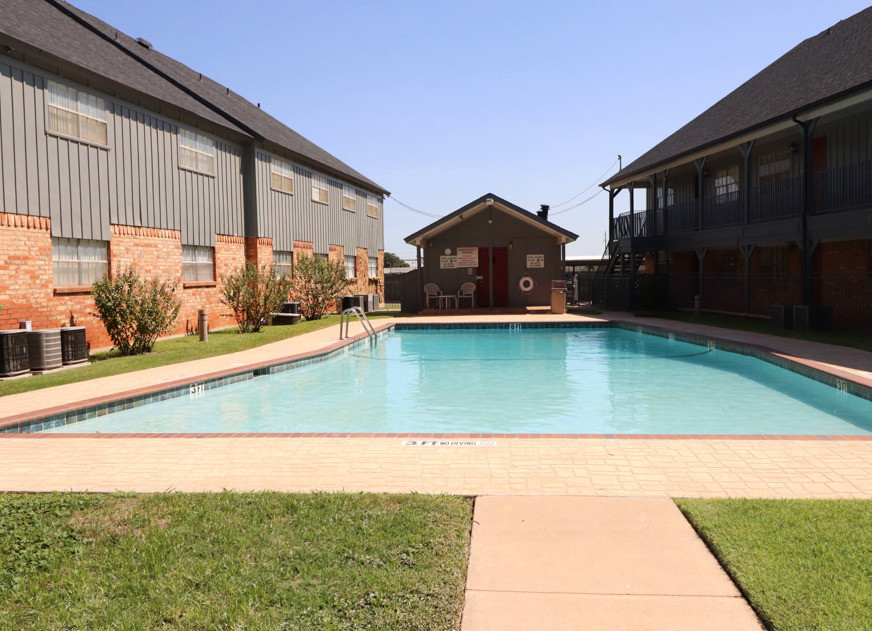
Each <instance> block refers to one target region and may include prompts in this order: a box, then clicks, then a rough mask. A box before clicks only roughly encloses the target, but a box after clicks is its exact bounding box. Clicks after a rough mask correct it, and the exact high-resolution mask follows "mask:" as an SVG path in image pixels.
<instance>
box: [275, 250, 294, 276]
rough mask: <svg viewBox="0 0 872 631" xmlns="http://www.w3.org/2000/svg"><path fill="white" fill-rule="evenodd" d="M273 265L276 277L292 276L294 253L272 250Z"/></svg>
mask: <svg viewBox="0 0 872 631" xmlns="http://www.w3.org/2000/svg"><path fill="white" fill-rule="evenodd" d="M273 265H274V266H275V268H276V275H278V276H288V277H290V276H292V275H293V273H294V253H293V252H280V251H275V250H273Z"/></svg>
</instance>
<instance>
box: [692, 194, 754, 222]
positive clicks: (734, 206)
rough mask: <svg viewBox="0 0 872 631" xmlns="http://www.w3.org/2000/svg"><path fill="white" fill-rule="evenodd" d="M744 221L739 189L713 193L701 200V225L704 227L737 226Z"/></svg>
mask: <svg viewBox="0 0 872 631" xmlns="http://www.w3.org/2000/svg"><path fill="white" fill-rule="evenodd" d="M741 223H744V218H743V217H742V203H741V201H740V200H739V191H735V192H732V193H724V194H722V195H714V196H712V197H707V198H705V200H703V206H702V225H703V227H705V228H720V227H722V226H737V225H739V224H741Z"/></svg>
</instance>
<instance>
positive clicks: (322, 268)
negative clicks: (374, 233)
mask: <svg viewBox="0 0 872 631" xmlns="http://www.w3.org/2000/svg"><path fill="white" fill-rule="evenodd" d="M350 284H351V281H350V280H349V279H347V278H346V277H345V267H344V266H343V265H342V264H341V263H333V262H331V261H328V260H325V259H321V258H317V257H309V256H306V255H305V254H303V255H301V256H300V258H299V259H298V260H297V262H296V263H295V264H294V279H293V285H292V288H291V294H293V295H294V297H296V298H297V300H299V301H300V313H301V314H302V315H303V317H304V318H306V319H307V320H318V319H319V318H320V317H321V316H323V315H324V314H325V313H327V310H328V309H329V308H330V307H332V306H333V305H335V304H336V299H337V298H338V297H339V296H340V294H341V293H342V292H343V291H344V290H345V288H346V287H348V286H349V285H350Z"/></svg>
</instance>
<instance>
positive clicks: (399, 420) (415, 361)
mask: <svg viewBox="0 0 872 631" xmlns="http://www.w3.org/2000/svg"><path fill="white" fill-rule="evenodd" d="M46 431H49V432H72V433H90V432H101V433H131V432H132V433H140V432H146V433H155V432H157V433H163V432H169V433H211V432H219V433H223V432H234V433H235V432H265V433H275V432H291V433H297V432H302V433H308V432H329V433H334V432H335V433H344V432H351V433H496V434H501V433H512V434H529V433H534V434H777V435H862V434H872V402H870V401H868V400H866V399H863V398H860V397H857V396H853V395H851V394H848V393H846V392H842V391H839V390H838V389H836V388H832V387H830V386H828V385H826V384H824V383H820V382H818V381H815V380H813V379H809V378H806V377H803V376H801V375H799V374H796V373H794V372H791V371H788V370H784V369H782V368H779V367H777V366H775V365H772V364H770V363H768V362H765V361H762V360H760V359H756V358H754V357H749V356H744V355H739V354H736V353H731V352H726V351H723V350H713V349H712V348H709V347H707V346H700V345H698V344H691V343H687V342H684V341H679V340H676V339H670V338H669V337H660V336H655V335H648V334H645V333H638V332H635V331H628V330H624V329H621V328H553V329H549V328H535V329H529V328H521V327H512V328H488V329H455V330H444V329H435V330H433V329H431V330H394V331H391V332H388V333H384V334H382V335H381V336H380V338H379V341H378V343H377V344H371V343H368V344H365V345H357V346H356V347H353V348H349V349H346V351H345V352H343V353H340V354H337V355H336V356H333V357H331V358H329V359H326V360H324V361H322V362H317V363H308V364H306V365H300V366H299V367H295V368H293V369H292V370H287V371H284V372H280V373H276V374H271V375H265V376H262V377H257V378H254V379H250V380H247V381H243V382H240V383H234V384H231V385H227V386H224V387H220V388H214V389H211V390H203V391H200V390H198V389H196V388H192V389H191V393H190V394H189V395H186V396H182V397H177V398H173V399H170V400H165V401H159V402H156V403H150V404H148V405H143V406H141V407H136V408H134V409H129V410H124V411H120V412H117V413H114V414H108V415H105V416H102V417H98V418H90V419H87V420H83V421H80V422H77V423H71V424H67V425H63V426H60V427H54V428H51V429H49V430H46Z"/></svg>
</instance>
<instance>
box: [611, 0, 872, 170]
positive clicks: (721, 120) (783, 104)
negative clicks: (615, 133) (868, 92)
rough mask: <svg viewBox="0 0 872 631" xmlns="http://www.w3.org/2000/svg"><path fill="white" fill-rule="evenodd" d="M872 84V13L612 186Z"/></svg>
mask: <svg viewBox="0 0 872 631" xmlns="http://www.w3.org/2000/svg"><path fill="white" fill-rule="evenodd" d="M870 83H872V7H870V8H868V9H864V10H863V11H860V12H859V13H857V14H856V15H854V16H852V17H850V18H848V19H846V20H843V21H841V22H839V23H837V24H835V25H834V26H832V27H830V28H828V29H826V30H825V31H823V32H822V33H820V34H818V35H815V36H814V37H810V38H808V39H806V40H805V41H803V42H802V43H801V44H799V45H798V46H796V47H795V48H793V50H791V51H790V52H788V53H787V54H785V55H784V56H782V57H780V58H779V59H778V60H776V61H775V62H773V63H772V64H770V65H769V66H767V67H766V68H764V69H763V70H762V71H760V72H759V73H758V74H756V75H755V76H753V77H752V78H751V79H749V80H748V81H746V82H745V83H743V84H742V85H741V86H739V87H738V88H736V89H735V90H733V91H732V92H731V93H730V94H728V95H727V96H725V97H724V98H723V99H721V100H720V101H718V102H717V103H715V104H714V105H713V106H712V107H710V108H709V109H707V110H706V111H705V112H703V113H702V114H700V115H699V116H697V117H696V118H694V119H693V120H692V121H690V122H689V123H687V124H686V125H685V126H684V127H682V128H681V129H679V130H678V131H676V132H675V133H674V134H672V135H671V136H669V137H668V138H666V139H665V140H663V141H662V142H660V143H659V144H657V145H656V146H654V147H653V148H652V149H650V150H649V151H647V152H646V153H644V154H643V155H642V156H641V157H639V158H637V159H636V160H634V161H633V162H631V163H630V164H628V165H627V166H626V167H624V168H623V169H622V170H621V171H620V172H619V173H617V174H616V175H614V176H613V177H611V178H609V180H608V181H607V182H606V184H610V183H612V182H617V181H621V180H624V179H626V178H628V177H630V176H634V175H638V174H641V173H642V172H644V171H646V170H650V169H651V168H652V167H656V166H657V165H658V164H661V163H665V162H667V161H669V160H672V159H674V158H677V157H679V156H681V155H683V154H688V153H691V152H694V151H697V150H699V149H702V148H704V147H706V146H708V145H712V144H715V143H717V142H720V141H723V140H727V139H729V138H730V137H734V136H738V135H740V134H742V133H744V132H747V131H750V130H752V129H754V128H755V127H760V126H763V125H766V124H769V123H772V122H775V121H777V120H779V119H784V118H786V117H790V116H792V115H795V114H797V113H799V112H800V111H802V110H803V109H807V108H809V107H811V106H814V105H817V104H820V103H823V102H826V101H829V100H833V99H835V98H838V97H840V96H843V95H845V94H847V93H850V92H854V91H858V90H860V89H863V88H866V87H868V86H869V85H870Z"/></svg>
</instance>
